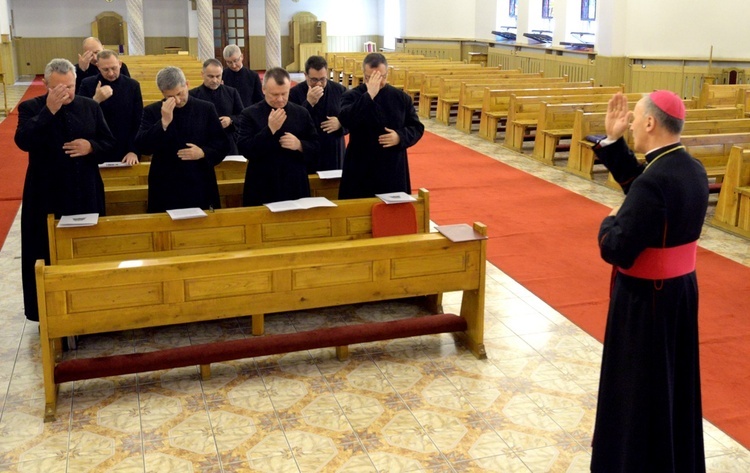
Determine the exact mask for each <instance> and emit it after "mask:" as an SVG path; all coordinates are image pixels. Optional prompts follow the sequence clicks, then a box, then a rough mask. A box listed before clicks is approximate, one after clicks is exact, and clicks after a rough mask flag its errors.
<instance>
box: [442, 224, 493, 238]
mask: <svg viewBox="0 0 750 473" xmlns="http://www.w3.org/2000/svg"><path fill="white" fill-rule="evenodd" d="M435 229H436V230H437V231H439V232H440V233H442V234H443V235H445V237H446V238H447V239H449V240H450V241H452V242H461V241H472V240H486V239H487V237H486V236H484V235H482V234H481V233H479V232H477V231H476V230H474V228H473V227H472V226H471V225H467V224H465V223H459V224H456V225H439V226H437V227H435Z"/></svg>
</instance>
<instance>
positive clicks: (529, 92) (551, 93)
mask: <svg viewBox="0 0 750 473" xmlns="http://www.w3.org/2000/svg"><path fill="white" fill-rule="evenodd" d="M566 84H570V82H568V83H566ZM602 91H604V92H607V91H615V92H620V91H622V87H620V86H610V87H592V86H590V85H587V86H585V87H580V86H579V87H574V88H568V87H567V86H566V87H562V88H561V87H554V88H553V87H548V88H543V89H542V88H538V89H525V90H506V89H497V88H489V87H487V88H485V90H484V93H483V96H482V110H481V116H480V119H479V136H480V137H482V138H485V139H488V140H490V141H493V139H494V137H496V136H497V132H498V128H500V125H501V123H504V122H505V121H506V120H507V117H508V112H509V109H510V101H511V98H512V97H513V96H515V97H517V98H518V97H534V96H538V97H541V96H543V97H548V100H556V99H555V98H554V97H558V96H569V95H580V96H589V95H593V94H599V93H601V92H602ZM613 93H614V92H613ZM516 100H517V99H516ZM506 132H507V130H506Z"/></svg>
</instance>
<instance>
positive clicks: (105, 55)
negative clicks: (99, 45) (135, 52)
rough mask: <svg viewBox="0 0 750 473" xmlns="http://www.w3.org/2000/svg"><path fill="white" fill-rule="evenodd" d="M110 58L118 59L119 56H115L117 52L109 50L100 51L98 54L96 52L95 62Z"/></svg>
mask: <svg viewBox="0 0 750 473" xmlns="http://www.w3.org/2000/svg"><path fill="white" fill-rule="evenodd" d="M112 56H114V57H116V58H119V57H120V55H119V54H117V52H116V51H112V50H111V49H102V50H101V51H99V52H98V53H97V54H96V59H97V61H98V60H99V59H109V58H111V57H112Z"/></svg>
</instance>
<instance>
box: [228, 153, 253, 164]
mask: <svg viewBox="0 0 750 473" xmlns="http://www.w3.org/2000/svg"><path fill="white" fill-rule="evenodd" d="M224 161H237V162H238V163H246V162H247V159H246V158H245V157H244V156H242V155H241V154H230V155H228V156H225V157H224Z"/></svg>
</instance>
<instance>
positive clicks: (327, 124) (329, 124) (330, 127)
mask: <svg viewBox="0 0 750 473" xmlns="http://www.w3.org/2000/svg"><path fill="white" fill-rule="evenodd" d="M326 118H327V119H328V120H326V121H324V122H320V129H321V130H323V131H325V132H326V133H333V132H334V131H336V130H340V129H341V122H340V121H339V119H338V118H337V117H326Z"/></svg>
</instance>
